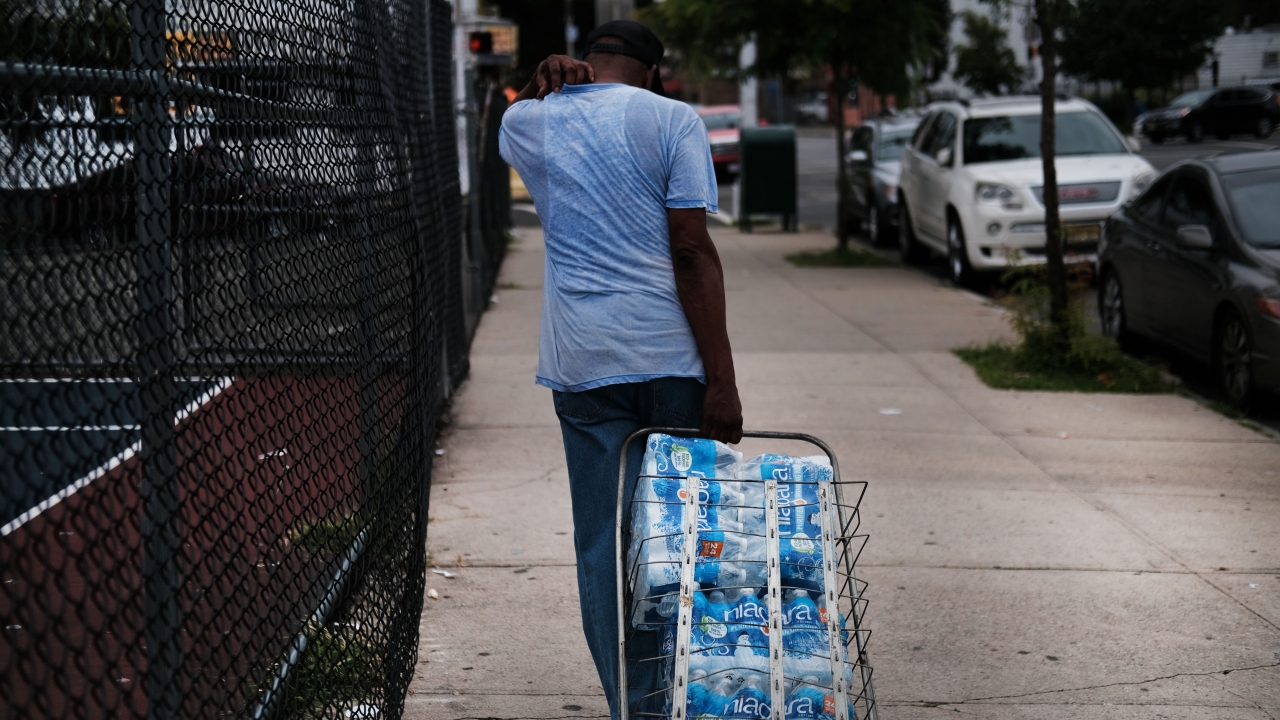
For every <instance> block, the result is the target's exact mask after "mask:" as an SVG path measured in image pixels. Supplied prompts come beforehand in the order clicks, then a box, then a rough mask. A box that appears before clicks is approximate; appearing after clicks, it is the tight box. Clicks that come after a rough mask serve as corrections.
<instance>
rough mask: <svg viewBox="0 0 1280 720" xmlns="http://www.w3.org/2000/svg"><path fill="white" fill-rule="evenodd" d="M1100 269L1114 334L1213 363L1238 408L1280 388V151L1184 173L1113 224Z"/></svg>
mask: <svg viewBox="0 0 1280 720" xmlns="http://www.w3.org/2000/svg"><path fill="white" fill-rule="evenodd" d="M1098 269H1099V276H1098V277H1099V282H1098V311H1099V314H1100V316H1101V320H1102V327H1103V331H1104V332H1106V334H1107V335H1109V336H1111V337H1113V338H1115V339H1117V340H1121V341H1124V340H1126V339H1127V337H1128V336H1129V335H1130V334H1131V333H1136V334H1139V335H1143V336H1146V337H1151V338H1155V339H1157V340H1160V341H1163V342H1166V343H1169V344H1170V345H1173V346H1175V347H1177V348H1179V349H1181V350H1183V351H1185V352H1187V353H1189V354H1191V355H1192V356H1193V357H1196V358H1199V359H1201V360H1202V361H1205V362H1208V363H1210V364H1211V365H1212V367H1213V370H1214V375H1215V377H1216V378H1217V380H1218V382H1219V384H1220V385H1221V387H1222V390H1223V392H1224V393H1225V395H1226V397H1227V399H1228V400H1229V401H1230V402H1231V403H1233V404H1234V405H1236V406H1238V407H1246V406H1247V405H1248V404H1249V403H1250V400H1251V399H1253V398H1254V397H1255V394H1256V391H1258V390H1267V391H1273V392H1274V391H1278V390H1280V152H1274V151H1273V152H1261V153H1248V154H1241V155H1227V156H1222V157H1216V158H1209V159H1204V160H1187V161H1184V162H1181V163H1178V164H1177V165H1174V166H1172V167H1171V168H1169V169H1168V170H1167V171H1166V172H1165V173H1164V175H1163V176H1161V177H1160V178H1159V179H1158V180H1157V181H1156V182H1155V183H1153V184H1152V186H1151V187H1150V188H1148V189H1147V191H1146V192H1144V193H1143V194H1142V195H1140V196H1138V197H1137V198H1135V199H1134V201H1133V202H1131V203H1129V204H1128V205H1126V206H1125V207H1124V208H1123V209H1122V210H1121V211H1119V212H1117V213H1116V214H1115V215H1113V216H1112V217H1111V218H1110V219H1109V220H1108V221H1107V223H1106V225H1105V228H1104V231H1103V237H1102V244H1101V246H1100V247H1099V252H1098Z"/></svg>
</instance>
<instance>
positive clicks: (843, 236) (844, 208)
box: [833, 69, 849, 252]
mask: <svg viewBox="0 0 1280 720" xmlns="http://www.w3.org/2000/svg"><path fill="white" fill-rule="evenodd" d="M833 84H834V87H835V93H836V198H837V200H836V241H837V243H838V247H839V248H840V251H841V252H844V251H846V250H848V249H849V188H848V183H847V182H845V179H846V178H845V165H844V157H845V155H846V154H847V151H846V149H845V143H844V103H845V99H846V98H847V97H848V96H849V87H848V81H847V80H846V79H845V77H844V73H843V72H841V71H840V70H839V69H837V70H836V72H835V82H834V83H833Z"/></svg>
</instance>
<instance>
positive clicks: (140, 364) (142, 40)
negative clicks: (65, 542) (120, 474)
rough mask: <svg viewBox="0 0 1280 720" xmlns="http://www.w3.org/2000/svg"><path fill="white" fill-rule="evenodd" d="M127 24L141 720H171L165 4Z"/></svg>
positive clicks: (161, 0) (172, 397) (173, 639)
mask: <svg viewBox="0 0 1280 720" xmlns="http://www.w3.org/2000/svg"><path fill="white" fill-rule="evenodd" d="M129 21H130V25H131V27H132V32H131V53H132V61H133V66H134V69H135V70H136V71H138V73H139V74H140V75H142V77H143V78H145V79H146V80H147V81H149V82H148V83H147V86H146V89H145V90H144V91H143V92H141V93H139V95H138V96H137V99H136V103H135V107H134V127H135V133H134V157H133V171H134V182H135V188H134V200H135V209H134V212H135V219H134V225H135V231H136V233H137V259H136V264H137V273H138V280H137V283H138V284H137V302H138V315H137V332H138V344H137V347H136V350H135V352H136V354H137V376H138V380H137V382H138V400H139V405H140V410H141V413H142V416H141V426H142V427H141V435H142V446H141V452H140V453H139V461H140V465H141V469H142V478H141V484H140V488H139V495H140V499H141V503H142V523H141V525H142V543H143V563H142V583H143V617H144V623H145V631H144V633H145V638H146V659H147V667H146V695H147V717H148V718H150V719H153V720H172V719H173V718H177V717H179V716H180V711H181V703H182V678H181V668H182V638H181V631H182V608H181V605H180V598H179V588H180V578H179V576H178V562H177V560H178V557H177V556H178V551H179V533H178V528H177V524H178V522H179V513H178V502H179V497H178V487H177V450H176V447H175V445H174V440H175V431H174V416H175V413H176V411H177V407H176V405H177V403H176V398H177V387H176V384H175V382H174V370H175V353H174V347H173V344H174V331H175V328H174V316H173V313H174V296H173V247H172V242H171V231H172V218H171V216H170V203H171V202H172V187H171V183H172V168H171V165H170V158H169V152H170V151H169V142H170V134H171V133H172V120H171V119H170V116H169V102H168V96H169V87H168V82H167V78H166V67H165V55H166V51H167V40H166V37H165V28H166V21H165V0H135V2H133V3H132V5H131V6H130V8H129Z"/></svg>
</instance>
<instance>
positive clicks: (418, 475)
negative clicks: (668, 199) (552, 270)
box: [0, 0, 509, 720]
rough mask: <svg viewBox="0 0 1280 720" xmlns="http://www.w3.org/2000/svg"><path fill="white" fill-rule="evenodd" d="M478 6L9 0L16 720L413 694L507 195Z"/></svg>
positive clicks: (1, 494) (7, 177)
mask: <svg viewBox="0 0 1280 720" xmlns="http://www.w3.org/2000/svg"><path fill="white" fill-rule="evenodd" d="M451 17H452V8H451V7H450V5H449V4H448V3H447V2H444V0H263V1H258V2H246V1H244V0H132V1H131V2H126V1H125V0H116V1H112V0H0V55H2V56H0V416H2V417H0V720H11V719H12V720H16V719H18V718H22V719H24V720H44V719H46V718H49V719H52V718H84V719H86V720H88V719H90V718H94V719H97V718H108V717H110V718H132V717H137V718H143V717H145V718H154V719H156V720H161V719H164V720H169V719H173V718H222V717H238V718H252V719H253V720H266V719H271V718H283V717H298V718H394V717H399V716H400V714H401V709H402V706H403V699H404V695H405V691H406V689H407V687H408V684H409V680H410V678H411V676H412V671H413V666H414V663H415V658H416V652H417V629H418V624H419V616H420V612H421V609H422V593H423V587H424V577H425V573H426V563H427V558H426V554H425V538H426V530H427V503H428V488H429V482H430V476H431V464H432V459H433V457H434V444H435V436H436V427H437V421H438V419H439V417H440V414H441V411H442V406H443V403H444V402H445V398H446V397H447V394H448V392H449V390H450V389H451V388H452V387H453V386H455V385H456V384H457V383H458V382H459V381H460V380H461V379H462V377H463V376H464V375H465V374H466V370H467V362H466V358H467V352H468V345H469V339H470V334H471V332H472V330H473V329H474V326H475V322H476V320H475V318H476V317H478V313H479V311H480V310H482V309H483V307H484V304H485V302H486V300H487V298H488V297H489V293H490V292H491V286H492V283H493V280H494V277H495V276H496V272H497V268H498V264H499V263H500V262H501V259H502V251H503V248H504V247H505V228H506V223H507V221H508V214H509V213H508V208H509V201H505V202H506V204H504V200H503V199H502V193H503V192H505V191H504V190H503V188H504V187H505V186H506V183H507V175H506V168H505V166H502V165H501V161H500V160H497V159H496V157H497V152H496V122H497V118H500V117H501V108H500V107H498V108H497V112H496V117H494V116H493V115H490V117H489V119H488V120H487V121H486V120H483V119H482V120H481V121H480V123H479V126H478V128H479V129H478V131H477V132H478V134H477V136H476V137H477V139H479V138H484V139H485V140H486V142H483V143H480V144H478V145H475V147H476V148H477V152H478V153H488V154H489V157H488V158H486V159H484V160H483V161H482V162H481V163H480V164H479V166H480V167H481V169H482V170H481V172H480V174H479V175H478V176H477V175H472V178H473V181H472V186H473V187H472V191H471V193H470V195H471V196H472V197H474V198H479V200H478V201H473V204H475V203H476V202H478V203H479V207H478V212H477V211H472V212H471V213H470V215H471V221H470V222H467V214H466V212H467V211H465V210H464V208H463V203H462V202H461V198H460V188H459V178H458V167H459V157H458V145H457V143H456V137H455V127H456V125H455V106H454V102H453V84H452V81H451V78H452V73H453V58H452V53H451V47H452V35H453V29H452V24H451V22H452V21H451ZM481 111H483V108H480V107H479V106H477V109H476V114H477V116H479V113H480V112H481ZM490 112H491V113H492V112H493V108H491V109H490ZM486 122H487V123H488V124H486Z"/></svg>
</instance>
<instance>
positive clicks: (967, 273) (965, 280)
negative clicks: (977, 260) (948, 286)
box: [947, 215, 977, 287]
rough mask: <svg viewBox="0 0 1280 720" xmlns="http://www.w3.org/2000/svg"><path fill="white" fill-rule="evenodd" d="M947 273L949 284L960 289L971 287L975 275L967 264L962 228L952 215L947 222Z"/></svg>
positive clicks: (966, 251)
mask: <svg viewBox="0 0 1280 720" xmlns="http://www.w3.org/2000/svg"><path fill="white" fill-rule="evenodd" d="M947 273H948V274H949V275H950V277H951V282H953V283H955V284H956V285H959V286H961V287H971V286H972V285H974V283H975V281H976V280H977V273H976V272H974V269H973V265H971V264H970V263H969V248H968V246H967V245H966V244H965V241H964V227H962V226H961V225H960V219H959V218H957V217H956V216H955V215H952V216H951V217H950V218H949V219H948V221H947Z"/></svg>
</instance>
